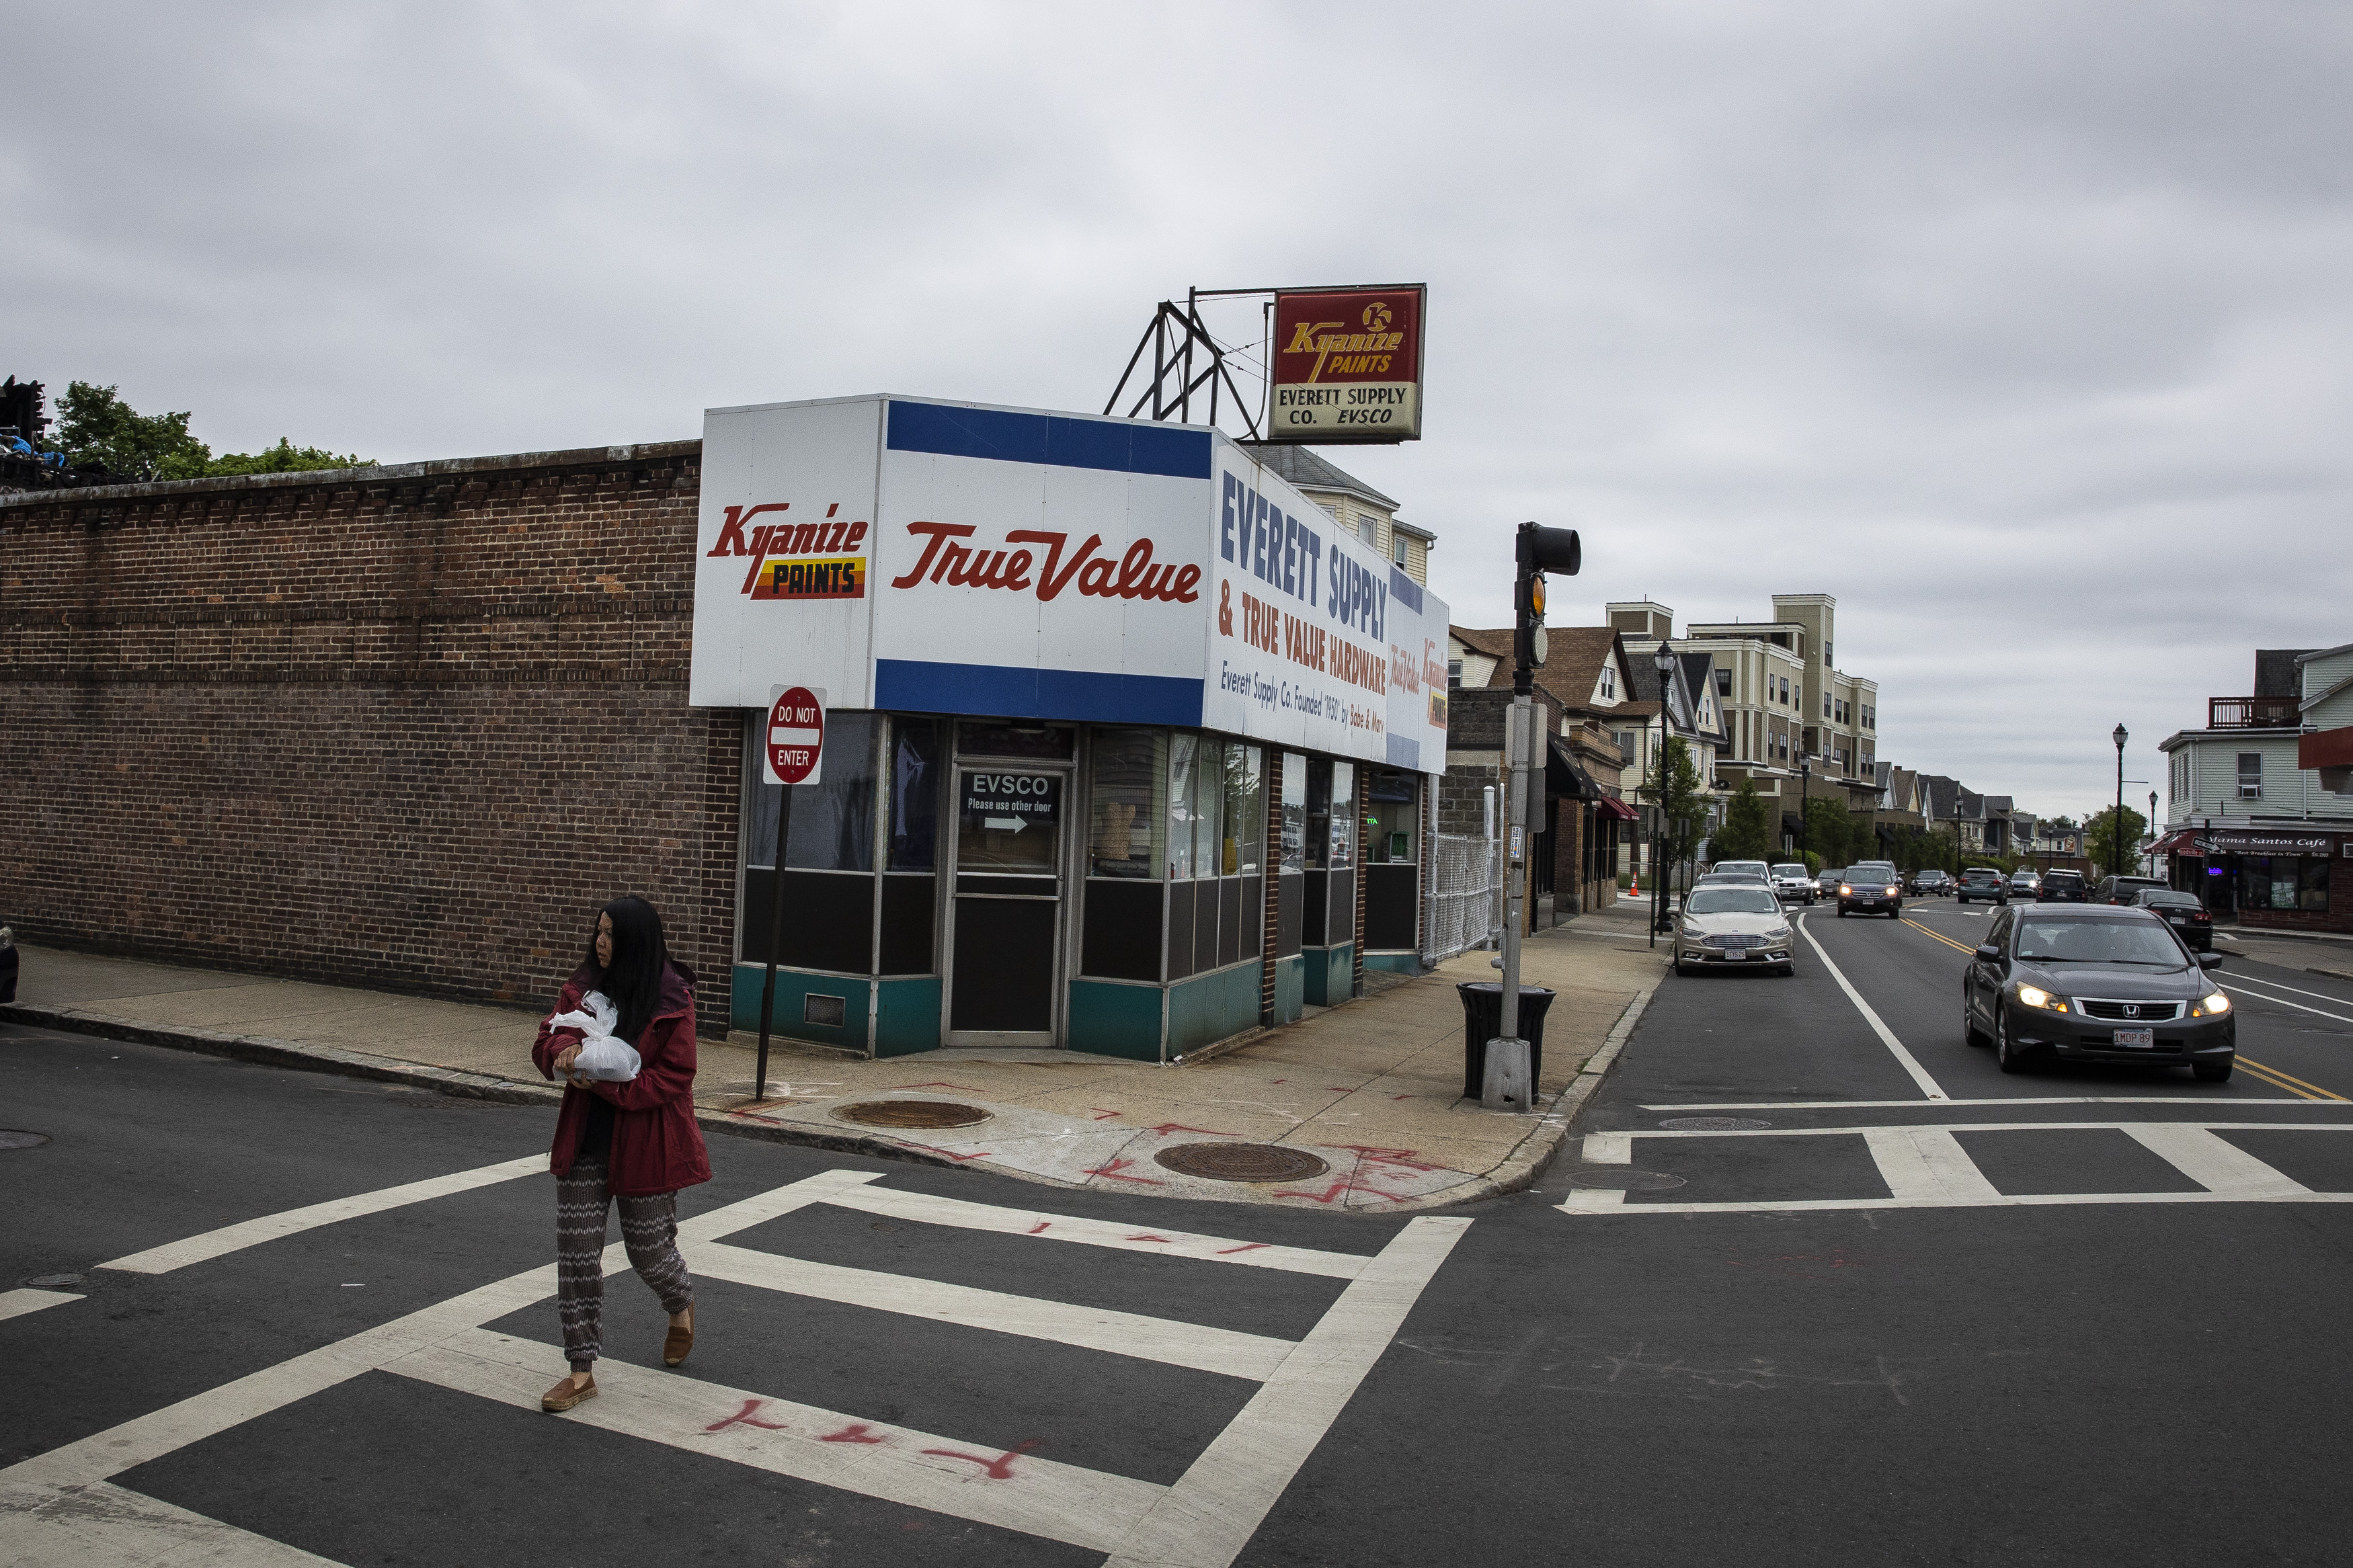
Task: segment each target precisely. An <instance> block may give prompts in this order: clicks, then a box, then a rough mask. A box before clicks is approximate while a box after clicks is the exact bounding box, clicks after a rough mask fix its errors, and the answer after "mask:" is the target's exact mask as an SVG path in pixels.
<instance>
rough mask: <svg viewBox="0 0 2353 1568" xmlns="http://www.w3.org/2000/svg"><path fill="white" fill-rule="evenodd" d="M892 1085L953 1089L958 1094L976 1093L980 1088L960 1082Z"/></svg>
mask: <svg viewBox="0 0 2353 1568" xmlns="http://www.w3.org/2000/svg"><path fill="white" fill-rule="evenodd" d="M892 1088H893V1089H955V1090H956V1091H957V1092H958V1093H960V1094H978V1093H979V1092H980V1090H978V1089H971V1088H967V1087H966V1086H965V1085H964V1084H960V1083H902V1084H893V1085H892Z"/></svg>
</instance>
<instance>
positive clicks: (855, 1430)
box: [818, 1421, 891, 1443]
mask: <svg viewBox="0 0 2353 1568" xmlns="http://www.w3.org/2000/svg"><path fill="white" fill-rule="evenodd" d="M872 1431H873V1428H872V1427H871V1426H867V1425H866V1423H865V1422H863V1421H853V1422H851V1423H850V1424H849V1426H844V1427H843V1428H842V1429H841V1430H840V1431H839V1432H828V1433H827V1434H826V1435H825V1436H822V1437H819V1438H818V1442H820V1443H887V1442H889V1441H890V1440H891V1439H890V1438H888V1437H876V1436H871V1435H870V1434H871V1432H872Z"/></svg>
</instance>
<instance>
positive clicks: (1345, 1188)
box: [1274, 1181, 1386, 1204]
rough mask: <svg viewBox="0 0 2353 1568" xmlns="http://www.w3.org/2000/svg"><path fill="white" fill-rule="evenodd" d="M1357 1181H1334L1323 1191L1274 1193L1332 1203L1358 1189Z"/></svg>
mask: <svg viewBox="0 0 2353 1568" xmlns="http://www.w3.org/2000/svg"><path fill="white" fill-rule="evenodd" d="M1354 1191H1356V1183H1354V1182H1345V1181H1343V1182H1335V1183H1333V1184H1332V1186H1331V1189H1330V1190H1329V1191H1327V1192H1321V1193H1277V1194H1274V1195H1275V1196H1276V1197H1279V1198H1314V1200H1315V1201H1316V1202H1317V1203H1319V1204H1328V1203H1330V1202H1331V1201H1332V1200H1333V1199H1334V1198H1336V1197H1338V1196H1339V1195H1340V1194H1342V1193H1347V1192H1354ZM1384 1195H1386V1194H1384Z"/></svg>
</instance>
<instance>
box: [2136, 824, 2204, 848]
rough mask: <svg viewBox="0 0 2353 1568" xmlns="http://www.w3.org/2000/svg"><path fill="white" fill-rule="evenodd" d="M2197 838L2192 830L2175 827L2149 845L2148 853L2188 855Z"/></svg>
mask: <svg viewBox="0 0 2353 1568" xmlns="http://www.w3.org/2000/svg"><path fill="white" fill-rule="evenodd" d="M2197 837H2198V835H2197V834H2196V832H2194V831H2193V830H2192V829H2189V828H2187V827H2177V828H2175V829H2174V830H2173V831H2172V832H2170V833H2168V834H2167V835H2166V836H2165V837H2162V838H2160V839H2158V841H2157V842H2156V843H2154V844H2152V845H2150V846H2149V847H2148V852H2149V853H2150V854H2152V855H2185V854H2188V853H2189V851H2190V847H2191V846H2192V844H2194V843H2195V842H2196V840H2197Z"/></svg>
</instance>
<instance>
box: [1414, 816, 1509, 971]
mask: <svg viewBox="0 0 2353 1568" xmlns="http://www.w3.org/2000/svg"><path fill="white" fill-rule="evenodd" d="M1497 844H1498V841H1497V840H1495V839H1493V838H1489V837H1484V836H1483V835H1472V834H1462V833H1440V834H1436V835H1434V836H1433V837H1432V838H1431V840H1430V889H1429V892H1428V898H1429V909H1428V918H1427V919H1426V920H1425V921H1424V922H1423V927H1422V939H1421V961H1422V962H1423V963H1440V962H1442V961H1444V960H1446V959H1450V958H1452V957H1453V956H1454V955H1455V954H1456V953H1458V952H1466V951H1468V950H1469V949H1471V948H1474V947H1482V946H1485V945H1486V944H1488V943H1489V942H1492V941H1493V940H1494V936H1495V933H1496V931H1499V930H1500V929H1501V921H1502V919H1503V912H1502V911H1503V890H1504V884H1503V879H1502V878H1501V877H1500V876H1499V875H1498V868H1497V860H1498V858H1499V857H1498V856H1497V854H1496V848H1497Z"/></svg>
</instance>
